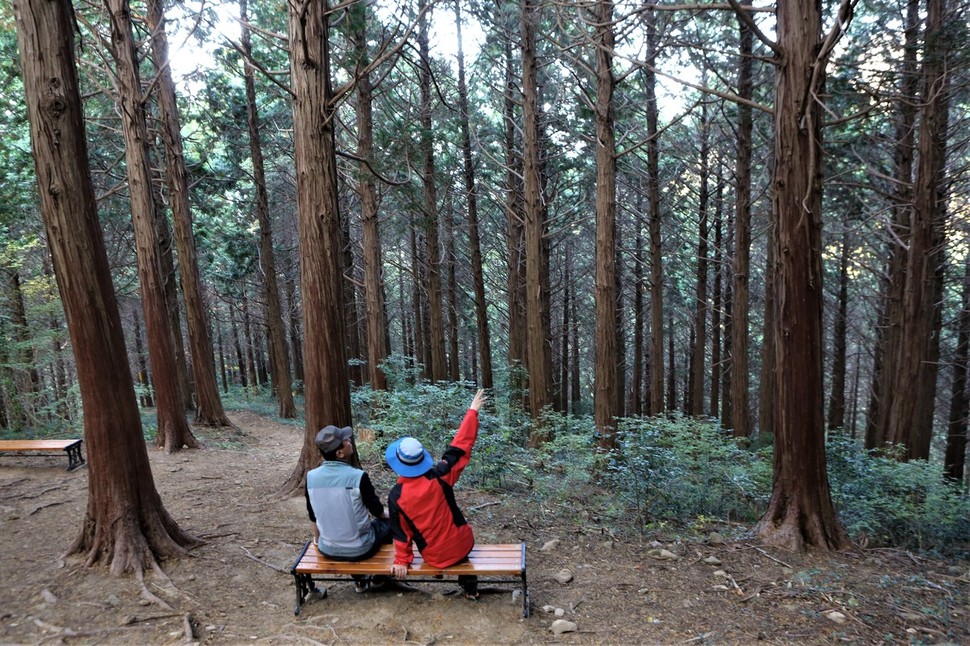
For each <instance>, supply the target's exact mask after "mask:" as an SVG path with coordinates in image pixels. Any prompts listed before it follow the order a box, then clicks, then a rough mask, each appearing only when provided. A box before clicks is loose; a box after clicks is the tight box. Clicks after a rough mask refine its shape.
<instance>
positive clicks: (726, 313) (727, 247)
mask: <svg viewBox="0 0 970 646" xmlns="http://www.w3.org/2000/svg"><path fill="white" fill-rule="evenodd" d="M726 224H727V232H726V234H725V236H724V252H723V254H724V257H725V258H733V257H734V218H727V222H726ZM768 253H769V255H770V254H771V245H770V244H769V245H768ZM721 271H723V272H724V280H723V285H724V307H723V308H722V315H721V316H722V318H723V327H724V334H723V336H722V339H723V343H724V348H723V351H722V353H721V354H722V356H723V359H722V361H721V363H722V364H723V365H722V367H721V415H720V419H721V426H722V427H724V428H728V429H729V428H731V421H732V420H733V419H734V400H733V399H731V393H732V390H733V389H732V388H731V372H732V371H731V362H732V361H733V357H734V349H733V347H732V346H731V339H732V338H733V337H734V330H733V328H734V322H733V320H732V319H731V311H732V310H733V309H734V307H733V306H732V294H733V290H734V279H733V277H732V266H731V263H727V262H726V263H724V265H722V267H721ZM766 318H767V313H766ZM774 362H775V360H774V358H773V357H772V358H771V359H770V363H771V364H772V365H774ZM772 397H774V392H772Z"/></svg>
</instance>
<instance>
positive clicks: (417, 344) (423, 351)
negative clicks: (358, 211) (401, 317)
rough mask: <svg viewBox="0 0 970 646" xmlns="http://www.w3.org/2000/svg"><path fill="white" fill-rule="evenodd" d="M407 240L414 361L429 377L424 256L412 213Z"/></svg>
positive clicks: (426, 377)
mask: <svg viewBox="0 0 970 646" xmlns="http://www.w3.org/2000/svg"><path fill="white" fill-rule="evenodd" d="M408 224H409V227H408V234H409V235H408V241H409V243H410V248H411V267H412V268H413V269H412V281H411V316H412V319H413V321H414V324H413V329H414V363H415V365H420V366H421V377H422V378H425V379H428V378H430V376H431V375H430V372H429V370H430V367H431V366H430V363H431V362H430V361H428V360H427V348H428V346H429V345H430V341H429V339H428V326H427V325H425V312H426V311H427V307H426V305H425V302H424V292H423V291H422V289H421V285H422V284H423V283H424V275H425V268H424V258H423V257H422V255H421V245H419V244H418V232H417V226H416V224H415V222H414V214H413V213H412V214H411V217H410V218H409V220H408Z"/></svg>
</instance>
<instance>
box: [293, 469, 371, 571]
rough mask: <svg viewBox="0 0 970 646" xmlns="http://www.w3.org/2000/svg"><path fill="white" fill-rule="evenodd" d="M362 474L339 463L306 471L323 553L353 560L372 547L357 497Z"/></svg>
mask: <svg viewBox="0 0 970 646" xmlns="http://www.w3.org/2000/svg"><path fill="white" fill-rule="evenodd" d="M363 475H364V472H363V471H361V470H360V469H355V468H354V467H352V466H350V465H349V464H346V463H344V462H338V461H327V462H324V463H323V464H322V465H321V466H319V467H317V468H316V469H313V470H312V471H309V472H307V474H306V484H307V491H308V492H309V495H310V505H312V506H313V515H314V516H316V517H317V528H318V529H319V530H320V539H319V540H318V541H317V547H319V548H320V551H321V552H323V553H324V554H328V555H330V556H339V557H355V556H360V555H362V554H364V553H365V552H367V550H369V549H370V548H371V546H373V545H374V528H373V527H371V520H370V512H369V511H367V507H365V506H364V501H363V500H362V499H361V497H360V478H361V476H363Z"/></svg>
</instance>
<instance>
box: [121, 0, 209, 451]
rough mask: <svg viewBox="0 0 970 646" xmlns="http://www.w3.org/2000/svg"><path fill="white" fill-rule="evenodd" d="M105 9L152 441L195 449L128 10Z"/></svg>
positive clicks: (123, 1)
mask: <svg viewBox="0 0 970 646" xmlns="http://www.w3.org/2000/svg"><path fill="white" fill-rule="evenodd" d="M107 7H108V10H109V12H110V14H111V48H112V54H113V55H114V58H115V63H116V75H117V83H118V92H119V97H118V101H119V102H120V111H121V115H122V130H123V134H124V139H125V151H126V159H127V163H126V167H127V170H128V192H129V195H130V198H131V215H132V220H133V221H134V228H135V248H136V250H137V252H138V253H137V256H138V275H139V279H140V280H139V282H140V284H141V298H142V307H143V308H144V311H145V328H146V330H147V332H148V354H149V356H150V358H151V362H152V378H153V381H154V383H155V402H156V415H157V418H158V444H159V446H163V447H164V448H165V451H166V452H168V453H174V452H176V451H179V450H181V448H182V447H183V446H186V447H188V448H198V446H199V445H198V442H197V441H196V439H195V437H194V436H193V435H192V431H191V430H190V429H189V425H188V422H187V420H186V419H185V409H184V408H183V402H182V399H181V389H180V388H179V384H178V372H177V367H176V360H175V349H174V347H173V345H172V340H173V333H172V328H171V326H170V319H169V315H168V310H167V308H166V305H165V296H164V289H165V287H164V277H163V276H162V273H161V262H160V258H159V254H160V252H159V245H158V232H157V229H156V219H157V217H158V214H157V213H156V210H155V209H156V205H155V201H154V197H153V195H152V182H151V161H150V159H149V156H148V129H147V127H146V123H145V110H144V102H143V100H142V96H141V89H140V88H141V84H140V81H139V78H138V55H137V51H136V48H135V40H134V36H133V35H132V31H131V13H130V9H129V6H128V2H127V0H107Z"/></svg>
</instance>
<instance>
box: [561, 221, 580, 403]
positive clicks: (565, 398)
mask: <svg viewBox="0 0 970 646" xmlns="http://www.w3.org/2000/svg"><path fill="white" fill-rule="evenodd" d="M572 294H573V245H572V240H567V241H566V252H565V256H564V258H563V279H562V330H561V331H560V335H559V396H558V403H557V409H558V410H559V411H560V412H562V413H568V412H569V329H570V327H572V325H573V322H572V319H571V318H570V314H571V311H570V302H571V300H572ZM575 351H576V350H575V349H573V352H575Z"/></svg>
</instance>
